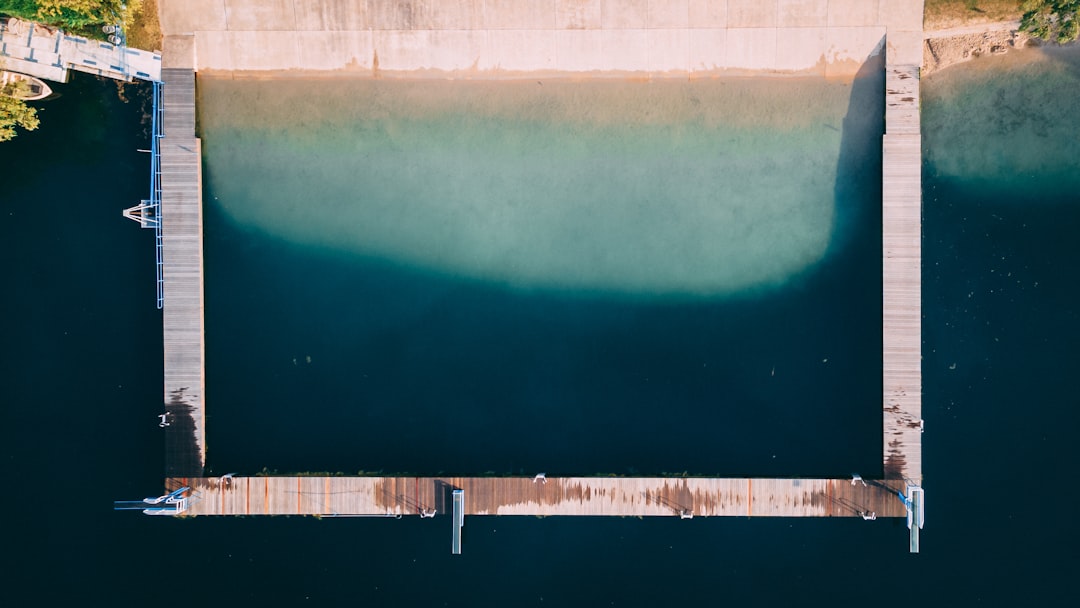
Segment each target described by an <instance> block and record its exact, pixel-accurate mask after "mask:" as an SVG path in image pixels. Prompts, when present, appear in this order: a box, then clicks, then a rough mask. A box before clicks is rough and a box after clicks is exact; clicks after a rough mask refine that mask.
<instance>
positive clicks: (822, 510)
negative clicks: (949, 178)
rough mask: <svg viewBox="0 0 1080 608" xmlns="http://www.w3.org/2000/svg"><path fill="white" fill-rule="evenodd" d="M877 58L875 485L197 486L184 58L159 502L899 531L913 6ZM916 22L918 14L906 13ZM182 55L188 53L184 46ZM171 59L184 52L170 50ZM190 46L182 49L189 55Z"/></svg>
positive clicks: (380, 481)
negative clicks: (880, 84)
mask: <svg viewBox="0 0 1080 608" xmlns="http://www.w3.org/2000/svg"><path fill="white" fill-rule="evenodd" d="M901 4H903V6H905V7H906V8H907V9H910V10H909V12H910V13H911V14H912V15H914V16H915V18H913V19H910V20H909V21H910V23H908V22H905V23H907V25H905V26H904V27H901V28H897V31H896V32H895V36H894V31H893V29H892V28H891V27H890V30H889V34H888V36H889V41H888V44H887V45H886V46H887V51H886V111H885V120H886V133H885V136H884V138H883V144H882V145H883V198H882V220H883V226H882V255H883V269H882V272H883V293H882V300H883V322H882V327H883V365H884V367H883V372H882V374H883V389H884V390H883V402H882V408H883V457H884V465H883V471H884V480H882V481H874V482H870V483H869V484H868V485H863V484H861V483H860V484H852V483H851V482H850V480H847V479H726V478H624V477H599V478H580V477H574V478H552V479H548V480H547V481H546V483H543V482H534V481H533V480H532V479H531V478H494V477H482V478H460V477H443V478H431V477H423V478H420V477H240V478H235V479H219V478H205V477H202V471H203V466H204V463H205V456H206V441H205V433H206V425H205V411H204V402H203V394H204V383H205V380H204V340H203V338H204V335H203V334H204V322H203V277H202V269H203V262H202V207H201V201H202V192H201V179H200V143H199V140H198V139H197V138H196V137H195V75H194V71H193V70H192V69H190V66H191V65H193V64H194V59H193V58H192V57H186V56H185V57H181V58H178V59H177V64H176V65H179V64H185V65H184V69H179V68H173V67H172V66H168V67H167V69H164V70H162V78H163V80H164V82H165V85H164V106H165V117H164V138H163V139H162V141H161V145H160V148H161V167H162V190H163V195H162V211H161V213H162V218H163V234H164V278H165V303H164V336H165V407H166V410H167V412H168V414H169V423H170V424H169V427H168V428H167V433H168V435H167V436H168V449H167V458H166V463H167V471H168V476H169V479H168V481H167V485H168V487H169V489H176V488H177V487H180V486H190V487H191V488H192V496H191V500H190V503H189V508H188V510H187V512H188V513H189V514H192V515H248V514H250V515H255V514H266V515H323V516H350V515H351V516H397V515H410V514H419V513H421V512H422V511H424V510H428V509H435V510H437V511H438V512H440V513H446V512H448V510H449V509H448V506H449V505H448V501H449V497H450V491H451V490H452V489H462V490H464V492H465V513H466V514H469V515H537V516H547V515H564V516H573V515H586V516H587V515H592V516H600V515H609V516H689V515H693V516H695V517H702V516H704V517H711V516H749V517H759V516H779V517H857V516H859V515H860V513H865V512H874V513H876V515H877V516H878V517H900V516H904V515H906V513H907V511H906V509H905V507H904V505H903V503H902V502H901V501H900V500H899V498H898V497H897V495H896V492H897V491H902V490H905V488H906V485H907V484H908V483H911V484H915V485H921V484H922V414H921V400H922V377H921V314H922V313H921V217H922V213H921V209H922V192H921V171H922V158H921V136H920V122H919V65H918V63H917V59H915V58H916V57H918V56H921V43H922V32H921V2H914V1H912V2H908V3H901V2H897V5H901ZM916 9H918V10H916ZM188 42H190V41H188ZM178 46H183V45H178ZM190 46H191V45H190V44H187V46H186V47H185V48H188V50H189V51H190V50H192V49H191V48H190Z"/></svg>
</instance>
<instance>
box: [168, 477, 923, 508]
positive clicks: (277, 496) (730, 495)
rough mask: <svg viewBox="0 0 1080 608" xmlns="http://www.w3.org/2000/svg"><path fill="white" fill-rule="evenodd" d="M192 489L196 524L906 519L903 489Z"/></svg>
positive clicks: (264, 481) (566, 485) (331, 485)
mask: <svg viewBox="0 0 1080 608" xmlns="http://www.w3.org/2000/svg"><path fill="white" fill-rule="evenodd" d="M167 485H168V488H169V489H170V490H172V489H177V488H179V487H183V486H188V487H190V488H191V494H190V500H189V506H188V509H187V511H186V513H187V514H189V515H320V516H340V517H344V516H374V517H378V516H383V517H393V516H399V515H400V516H407V515H415V516H419V515H420V514H421V512H423V511H430V510H431V509H434V510H435V511H436V512H437V513H440V514H449V513H450V504H451V503H450V493H451V491H452V490H454V489H461V490H464V492H465V514H466V515H534V516H617V517H639V516H640V517H645V516H649V517H652V516H667V517H688V516H690V515H693V516H694V517H859V516H860V515H861V514H862V513H870V512H872V513H874V514H876V516H877V517H904V516H905V515H906V513H907V511H906V509H905V508H904V504H903V502H902V501H901V500H900V499H899V497H898V496H897V494H896V491H897V490H903V489H904V484H903V483H902V482H898V481H868V482H867V483H866V484H865V485H864V484H863V483H861V482H858V483H854V484H853V483H852V482H851V480H849V479H727V478H696V477H690V478H664V477H563V478H549V479H547V480H540V481H534V480H533V479H532V478H531V477H236V478H217V477H211V478H207V477H202V478H172V479H169V480H168V484H167Z"/></svg>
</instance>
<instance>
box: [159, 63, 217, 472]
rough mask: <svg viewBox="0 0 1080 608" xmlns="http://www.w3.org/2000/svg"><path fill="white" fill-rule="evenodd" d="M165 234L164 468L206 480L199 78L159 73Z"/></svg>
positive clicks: (167, 71)
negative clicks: (197, 117)
mask: <svg viewBox="0 0 1080 608" xmlns="http://www.w3.org/2000/svg"><path fill="white" fill-rule="evenodd" d="M162 78H163V79H164V84H163V90H162V93H163V102H164V125H163V134H162V135H163V137H162V139H161V142H160V144H159V147H160V150H161V226H162V229H161V232H162V241H163V249H162V261H163V277H164V281H165V284H164V295H165V301H164V308H163V324H164V342H165V349H164V350H165V411H166V413H167V423H168V426H167V427H166V429H165V430H166V456H165V467H166V471H167V474H168V475H170V476H177V475H201V474H202V467H203V465H204V463H205V462H206V413H205V410H204V407H203V405H204V404H203V392H204V386H205V371H204V363H203V362H204V340H203V338H204V335H203V333H204V330H203V259H202V252H203V244H202V234H203V233H202V175H201V167H202V155H201V148H200V142H199V140H198V139H196V137H195V72H194V71H193V70H190V69H165V70H162Z"/></svg>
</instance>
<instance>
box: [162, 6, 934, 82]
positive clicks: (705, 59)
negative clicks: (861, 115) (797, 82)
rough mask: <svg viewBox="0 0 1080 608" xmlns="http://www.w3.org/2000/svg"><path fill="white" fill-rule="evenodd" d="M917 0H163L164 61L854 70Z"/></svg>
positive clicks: (231, 67)
mask: <svg viewBox="0 0 1080 608" xmlns="http://www.w3.org/2000/svg"><path fill="white" fill-rule="evenodd" d="M922 8H923V3H922V0H411V1H406V0H159V10H160V15H161V24H162V28H163V30H164V32H165V34H166V43H165V53H164V60H165V62H166V66H167V67H194V68H195V69H198V70H227V71H248V70H254V71H260V70H274V71H278V70H293V69H296V70H357V71H360V72H370V73H374V71H376V70H378V71H379V72H381V73H394V72H409V73H414V74H415V73H424V72H428V73H439V74H441V73H445V72H449V73H452V74H453V75H458V76H474V77H487V76H500V75H508V76H513V75H515V74H518V73H522V72H531V73H532V72H542V73H543V72H547V73H556V72H560V73H585V72H593V71H603V72H611V73H628V74H637V75H687V74H690V75H694V74H700V75H708V74H719V73H740V72H806V73H817V74H823V75H847V74H852V73H854V72H855V71H856V70H857V69H858V67H859V65H861V64H862V63H863V61H864V60H865V59H866V58H867V57H868V56H869V55H871V54H872V53H875V52H878V51H879V50H880V48H879V45H880V43H881V41H882V39H883V38H884V37H885V33H886V31H888V32H889V38H890V41H891V40H892V39H893V37H894V35H896V36H899V37H900V38H898V40H899V39H901V38H903V37H904V36H906V35H909V34H910V35H911V36H914V37H917V38H918V44H916V45H907V44H902V45H901V47H902V48H905V49H906V48H908V47H909V46H913V48H915V49H917V50H918V54H919V55H920V56H919V57H917V58H914V59H913V61H912V63H915V64H918V63H919V62H920V61H921V48H922V44H921V37H922Z"/></svg>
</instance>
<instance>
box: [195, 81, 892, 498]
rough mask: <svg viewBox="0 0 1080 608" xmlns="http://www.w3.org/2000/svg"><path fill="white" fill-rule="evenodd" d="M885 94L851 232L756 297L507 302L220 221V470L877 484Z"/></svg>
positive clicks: (215, 319) (210, 233)
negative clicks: (808, 267) (821, 479)
mask: <svg viewBox="0 0 1080 608" xmlns="http://www.w3.org/2000/svg"><path fill="white" fill-rule="evenodd" d="M875 70H876V72H877V76H875V75H874V74H875ZM883 95H884V93H883V75H882V74H881V68H880V65H879V64H875V62H874V61H873V60H872V61H869V62H868V63H867V65H865V66H863V70H862V71H861V72H860V78H858V79H856V80H855V82H854V84H853V85H852V92H851V102H850V108H851V110H850V111H849V112H848V116H847V117H846V118H845V120H844V123H843V133H842V145H841V153H840V174H839V175H838V177H837V181H836V199H837V204H836V208H837V214H836V220H835V221H836V222H837V224H838V227H837V230H836V233H837V234H847V235H850V236H848V237H840V238H842V239H843V240H842V241H839V242H837V243H834V244H833V245H832V248H833V251H830V256H829V260H828V261H827V262H826V263H823V264H821V265H819V267H817V268H815V269H814V270H812V271H809V272H807V273H805V275H804V276H802V277H800V278H799V279H798V280H797V281H793V282H792V283H791V284H790V285H788V286H787V287H785V288H781V289H777V290H776V291H775V292H773V293H770V294H764V295H761V296H757V297H753V298H731V299H720V300H703V301H687V300H677V301H676V300H673V301H665V300H662V299H650V300H634V299H619V300H616V299H594V298H590V297H587V296H585V297H583V296H581V295H580V294H578V295H574V294H569V295H567V294H558V293H552V292H546V291H513V290H507V289H505V288H502V287H500V286H498V285H492V284H488V283H483V282H478V281H473V280H467V279H463V278H460V277H453V276H448V275H438V274H434V273H427V272H421V271H418V270H416V269H411V268H404V267H401V266H397V265H393V264H391V263H388V262H386V261H385V260H375V259H371V258H360V257H357V256H356V255H355V254H342V253H336V252H332V251H328V250H318V249H314V248H311V247H303V246H300V245H297V244H294V243H291V242H287V241H285V240H277V239H274V238H271V237H268V236H266V235H265V234H262V233H259V232H257V231H255V230H252V229H248V228H243V227H241V226H238V225H236V224H234V223H232V222H230V221H229V219H228V218H227V217H226V216H225V214H224V212H223V211H222V210H221V209H220V208H219V207H217V206H214V205H208V207H207V211H206V215H207V217H206V222H205V226H206V256H207V259H208V260H210V261H211V262H210V263H208V264H207V275H206V276H207V292H206V293H207V305H208V310H209V313H208V315H207V336H208V341H207V362H208V371H207V374H208V375H207V385H208V387H209V390H208V391H207V392H208V404H213V405H211V406H210V409H209V410H208V415H209V420H208V433H209V439H208V444H209V445H211V446H213V450H212V451H211V452H210V453H209V456H210V458H211V463H210V464H211V467H213V466H215V465H220V466H221V467H224V468H228V469H229V470H241V471H243V470H246V471H258V470H260V469H262V468H264V467H266V468H270V469H276V470H279V471H282V472H290V471H305V470H337V471H341V472H344V473H354V472H356V471H357V470H358V469H361V468H362V469H364V470H367V471H371V470H382V471H384V472H386V473H387V474H393V473H408V474H420V475H446V474H460V475H476V474H480V473H482V472H484V471H489V472H494V473H496V474H507V473H512V474H529V475H531V474H533V473H535V472H536V471H541V470H543V471H546V472H547V473H548V474H549V475H590V474H597V473H599V474H608V473H614V474H626V475H648V474H663V473H668V474H675V473H684V472H685V473H689V474H699V475H729V476H745V475H761V476H786V475H798V476H806V477H815V476H846V475H848V474H850V473H851V471H852V470H857V471H859V472H861V473H863V474H864V475H867V476H873V475H874V473H875V471H880V469H881V466H882V465H881V462H882V459H881V436H880V424H881V409H880V400H881V365H880V363H881V333H880V327H881V323H880V313H881V306H880V274H881V273H880V260H881V253H880V203H879V201H880V175H881V172H880V166H881V161H880V159H881V152H880V141H881V138H880V135H881V131H882V128H881V127H882V112H883V107H884V102H883ZM866 107H877V108H881V109H882V110H881V111H878V112H870V113H867V112H865V110H864V108H866ZM212 170H213V169H212V167H208V168H207V172H208V173H209V172H211V171H212ZM206 183H213V181H212V180H210V179H207V180H206ZM213 194H214V193H213V192H211V191H210V190H207V192H206V194H205V195H206V197H207V200H212V199H211V197H212V196H213ZM213 260H222V261H227V262H222V263H218V264H215V263H214V262H213Z"/></svg>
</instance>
